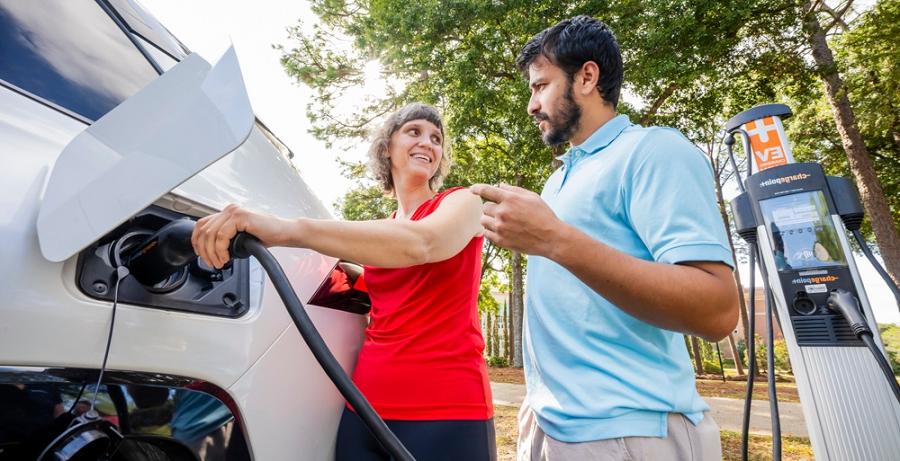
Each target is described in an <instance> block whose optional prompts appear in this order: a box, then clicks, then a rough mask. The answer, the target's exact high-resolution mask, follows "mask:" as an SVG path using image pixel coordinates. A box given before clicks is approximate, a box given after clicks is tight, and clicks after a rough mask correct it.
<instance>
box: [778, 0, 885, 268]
mask: <svg viewBox="0 0 900 461" xmlns="http://www.w3.org/2000/svg"><path fill="white" fill-rule="evenodd" d="M813 6H814V5H807V9H810V8H812V7H813ZM850 11H851V10H850V9H849V5H848V4H843V5H841V6H840V7H837V8H834V9H831V8H828V7H827V6H825V5H823V4H819V5H817V6H816V7H815V8H813V9H812V10H811V11H809V13H808V15H807V17H806V20H807V23H806V28H805V31H806V33H807V34H808V39H809V43H810V45H809V46H810V47H811V48H812V50H813V53H812V56H813V58H814V59H815V67H814V68H813V70H814V71H815V75H816V76H817V78H818V79H820V80H821V81H822V82H823V84H822V85H821V86H816V87H814V88H811V89H810V90H808V91H803V92H799V91H789V92H788V93H787V96H788V97H790V98H791V99H792V100H793V101H794V103H793V104H792V106H793V107H794V108H795V112H796V115H795V117H794V119H793V120H792V122H793V123H791V125H790V129H789V134H790V136H791V139H792V140H793V141H794V143H795V154H796V156H797V158H798V159H805V160H812V161H818V162H820V163H821V164H822V165H823V167H824V168H825V170H826V172H827V173H828V174H834V175H843V176H846V175H850V174H852V175H853V176H854V177H855V179H856V183H857V186H858V188H859V190H860V195H861V198H862V201H863V203H864V206H865V209H866V214H867V218H868V220H867V221H866V222H865V223H864V225H863V233H864V235H866V236H867V239H869V238H872V239H874V240H875V241H877V243H878V246H879V248H880V251H881V253H882V256H883V257H884V261H885V265H886V266H887V270H888V273H890V274H891V276H892V278H893V279H894V282H895V283H896V282H897V281H898V273H900V246H898V243H900V240H898V239H897V229H898V226H900V105H898V103H897V101H898V100H900V83H898V82H900V51H898V49H897V46H896V43H897V42H898V41H900V23H898V22H900V2H898V1H897V0H883V1H881V2H879V3H878V4H876V5H875V6H874V7H873V8H872V9H870V10H868V11H866V12H865V13H863V14H861V15H859V16H858V17H856V18H855V19H853V20H852V21H850V20H847V18H846V16H847V15H848V14H849V12H850ZM822 17H824V18H825V20H826V22H825V23H824V24H825V25H824V26H822V25H821V24H822V21H821V19H820V18H822ZM829 32H831V33H832V35H831V37H829V36H828V35H827V34H828V33H829ZM851 122H852V123H851Z"/></svg>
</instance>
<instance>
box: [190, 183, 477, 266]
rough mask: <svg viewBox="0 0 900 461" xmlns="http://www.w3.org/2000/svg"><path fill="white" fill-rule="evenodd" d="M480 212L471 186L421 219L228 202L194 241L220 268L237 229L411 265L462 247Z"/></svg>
mask: <svg viewBox="0 0 900 461" xmlns="http://www.w3.org/2000/svg"><path fill="white" fill-rule="evenodd" d="M480 218H481V199H480V198H479V197H478V196H476V195H474V194H471V193H469V192H468V190H467V189H460V190H459V191H455V192H452V193H450V194H449V195H447V196H446V197H445V198H444V199H443V201H441V204H440V206H439V207H438V209H437V210H435V211H434V212H433V213H431V214H430V215H428V216H426V217H425V218H423V219H421V220H418V221H410V220H405V219H383V220H377V221H337V220H324V219H308V218H299V219H294V220H288V219H282V218H278V217H274V216H269V215H265V214H260V213H256V212H253V211H250V210H247V209H244V208H240V207H237V206H234V205H229V206H228V207H226V208H225V209H224V210H223V211H222V212H220V213H216V214H214V215H211V216H207V217H205V218H203V219H201V220H200V221H198V222H197V227H196V228H195V229H194V234H193V237H192V239H191V241H192V244H193V245H194V251H195V252H196V253H197V254H198V255H199V256H200V257H202V258H203V259H204V260H205V261H206V262H208V263H209V264H210V265H212V266H214V267H217V268H218V267H222V266H223V265H225V263H227V262H228V260H229V259H230V255H229V254H228V244H229V242H230V241H231V239H232V238H233V237H234V236H235V235H236V234H237V233H238V232H247V233H250V234H253V235H254V236H256V237H257V238H259V239H260V240H261V241H262V242H263V244H265V245H266V246H291V247H301V248H310V249H312V250H315V251H317V252H319V253H322V254H326V255H329V256H333V257H336V258H339V259H346V260H350V261H354V262H357V263H360V264H365V265H370V266H378V267H409V266H415V265H419V264H425V263H429V262H436V261H443V260H445V259H447V258H450V257H452V256H454V255H455V254H457V253H459V252H460V251H461V250H462V249H463V248H465V246H466V245H467V244H468V243H469V241H470V240H471V239H472V238H473V237H476V236H479V235H481V234H482V232H483V229H482V227H481V224H480Z"/></svg>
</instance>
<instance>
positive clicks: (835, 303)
mask: <svg viewBox="0 0 900 461" xmlns="http://www.w3.org/2000/svg"><path fill="white" fill-rule="evenodd" d="M826 305H827V306H828V308H829V309H831V310H833V311H835V312H837V313H838V314H841V316H843V317H844V319H846V320H847V323H849V324H850V328H851V329H852V330H853V333H854V334H856V336H857V337H858V338H859V339H860V340H861V341H862V342H864V343H865V344H866V346H867V347H868V348H869V351H871V352H872V355H873V356H874V357H875V361H876V362H878V366H879V367H881V371H882V373H884V377H885V378H886V379H887V381H888V385H889V386H890V387H891V390H892V391H893V392H894V397H895V398H896V399H897V402H898V403H900V384H897V378H895V377H894V371H893V370H892V369H891V365H890V363H888V361H887V359H886V358H885V357H884V354H883V353H882V352H881V349H879V348H878V346H877V345H876V344H875V338H873V337H872V330H871V329H870V328H869V325H868V324H867V323H866V320H865V318H863V315H862V309H860V306H859V301H858V300H857V299H856V296H853V293H850V292H849V291H847V290H844V289H837V290H832V291H831V294H829V295H828V302H827V303H826Z"/></svg>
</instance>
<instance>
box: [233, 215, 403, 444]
mask: <svg viewBox="0 0 900 461" xmlns="http://www.w3.org/2000/svg"><path fill="white" fill-rule="evenodd" d="M230 253H231V257H232V258H237V259H243V258H248V257H250V256H253V257H254V258H256V260H257V261H259V263H260V265H261V266H262V267H263V269H265V271H266V273H267V274H269V277H270V278H271V279H272V284H273V285H275V290H276V291H277V292H278V295H279V296H280V297H281V300H282V301H283V302H284V305H285V307H286V308H287V310H288V313H289V314H290V316H291V319H292V320H293V321H294V325H296V326H297V330H299V331H300V336H302V337H303V340H304V341H306V344H307V345H308V346H309V350H310V351H311V352H312V354H313V357H315V359H316V361H318V362H319V365H320V366H321V367H322V370H323V371H324V372H325V374H326V375H328V377H329V378H330V379H331V381H332V382H333V383H334V385H335V387H337V389H338V391H340V393H341V395H343V396H344V399H346V400H347V402H348V403H349V404H350V405H351V406H352V407H353V409H354V410H355V411H356V413H357V414H358V415H359V417H360V419H362V420H363V422H364V423H365V424H366V426H368V428H369V430H370V431H372V435H373V436H375V438H376V439H377V440H378V441H379V442H380V443H381V445H382V446H383V447H384V449H385V450H387V451H388V453H390V455H391V457H392V459H395V460H398V461H415V458H413V456H412V454H410V452H409V451H408V450H407V449H406V447H405V446H403V444H402V443H401V442H400V440H399V439H398V438H397V436H396V435H395V434H394V433H393V432H391V430H390V428H388V426H387V424H386V423H385V422H384V420H383V419H381V417H380V416H378V413H376V412H375V409H374V408H372V405H371V404H369V401H368V400H366V398H365V397H364V396H363V395H362V393H361V392H360V391H359V389H357V387H356V386H355V385H354V384H353V381H352V380H351V379H350V377H349V376H347V373H345V372H344V369H343V368H341V365H340V363H338V361H337V359H335V358H334V354H332V353H331V350H329V349H328V346H327V345H326V344H325V341H324V340H323V339H322V336H321V335H320V334H319V332H318V331H317V330H316V327H315V325H313V323H312V320H311V319H310V318H309V315H308V314H307V313H306V309H305V308H304V307H303V303H302V302H300V299H299V298H297V294H296V293H294V290H293V289H291V283H290V280H288V278H287V276H286V275H285V274H284V270H283V269H282V268H281V265H280V264H278V260H277V259H275V257H274V256H272V253H270V252H269V250H268V249H267V248H266V247H265V246H264V245H263V244H262V243H261V242H260V241H259V240H257V239H256V237H253V236H252V235H250V234H246V233H243V232H241V233H239V234H238V235H237V236H235V237H234V239H232V241H231V245H230Z"/></svg>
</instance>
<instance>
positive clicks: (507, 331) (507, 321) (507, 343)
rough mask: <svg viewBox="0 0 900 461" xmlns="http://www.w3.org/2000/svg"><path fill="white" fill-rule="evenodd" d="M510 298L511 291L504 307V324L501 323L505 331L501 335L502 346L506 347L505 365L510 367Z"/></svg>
mask: <svg viewBox="0 0 900 461" xmlns="http://www.w3.org/2000/svg"><path fill="white" fill-rule="evenodd" d="M512 296H513V294H512V290H510V292H509V303H507V305H506V318H505V319H504V320H505V322H503V328H504V329H505V331H504V332H503V335H504V338H505V339H506V341H504V342H503V346H504V347H506V354H505V356H506V363H508V364H510V365H512V361H513V357H512V350H513V339H512V331H513V330H512V314H511V313H512V305H513V300H512Z"/></svg>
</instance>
